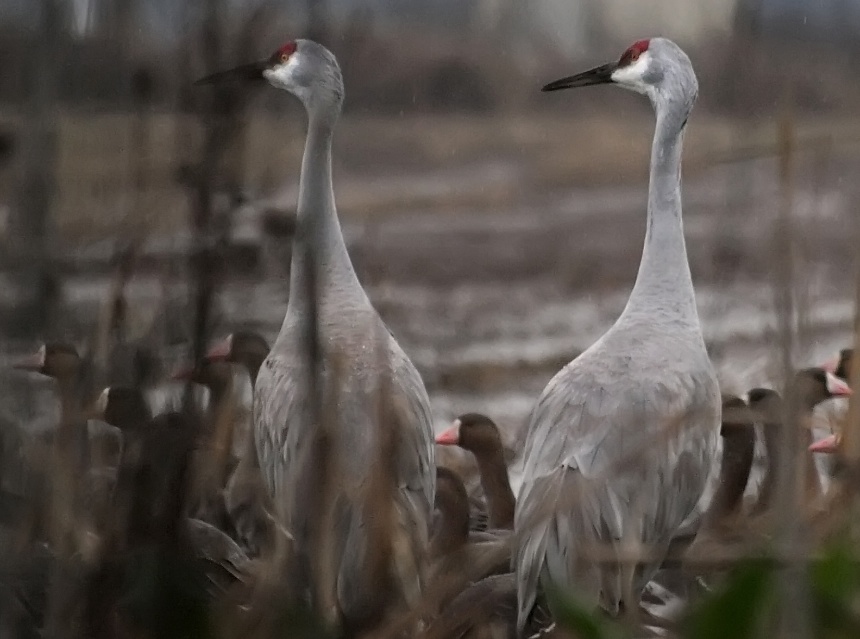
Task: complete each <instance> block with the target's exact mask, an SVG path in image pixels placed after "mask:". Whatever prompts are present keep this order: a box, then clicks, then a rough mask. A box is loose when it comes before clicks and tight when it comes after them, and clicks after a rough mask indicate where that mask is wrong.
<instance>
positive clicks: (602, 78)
mask: <svg viewBox="0 0 860 639" xmlns="http://www.w3.org/2000/svg"><path fill="white" fill-rule="evenodd" d="M258 80H265V81H268V83H269V84H271V85H272V86H274V87H276V88H279V89H283V90H286V91H288V92H290V93H291V94H293V95H294V96H296V97H297V98H298V99H299V100H300V101H301V102H302V104H303V105H304V107H305V109H306V112H307V117H308V132H307V140H306V145H305V150H304V157H303V161H302V167H301V178H300V189H299V201H298V207H297V230H296V249H295V250H294V252H293V257H292V265H291V274H290V289H289V303H288V306H287V311H286V315H285V317H284V320H283V324H282V326H281V329H280V332H279V333H278V335H277V338H276V339H275V341H274V343H273V344H271V346H270V345H269V344H267V343H266V340H265V339H264V338H263V337H261V336H260V335H257V334H255V333H252V332H235V333H233V334H231V335H229V336H227V337H226V338H224V339H223V340H222V341H220V342H219V343H217V344H215V345H214V346H212V348H211V349H210V350H209V352H208V354H207V355H206V357H205V359H204V360H203V361H201V362H198V363H195V364H194V365H192V366H189V367H188V368H186V369H183V370H180V371H177V372H176V373H175V374H174V379H177V380H186V381H189V382H192V383H195V384H199V385H202V386H205V387H207V388H208V389H209V397H210V399H209V402H208V407H207V409H206V411H205V412H204V413H203V414H202V415H199V416H198V417H197V418H194V419H191V418H190V417H183V415H184V413H181V412H175V413H166V414H164V415H160V416H157V417H154V418H153V417H152V415H151V414H150V410H149V407H148V405H147V402H146V399H145V397H144V395H143V391H142V390H141V388H139V387H136V386H120V385H114V386H109V387H108V388H106V389H105V390H104V392H102V394H101V395H100V396H99V397H98V398H97V399H96V400H95V401H94V402H92V403H91V404H86V403H85V402H83V401H82V400H81V399H80V398H81V396H82V393H81V389H80V385H79V384H78V383H77V382H76V380H77V379H78V376H79V370H80V368H81V358H80V357H79V355H78V354H77V352H76V351H75V349H74V348H72V347H69V346H65V345H62V344H48V345H45V346H44V347H43V348H42V349H41V350H40V351H39V352H38V353H37V354H36V355H35V356H34V357H33V358H31V359H29V360H27V361H24V362H22V363H20V364H19V365H18V366H19V367H20V368H24V369H27V370H31V371H36V372H38V373H40V374H42V375H47V376H50V377H52V378H54V379H55V380H56V382H57V389H58V393H59V396H60V401H61V406H62V409H61V420H60V427H59V428H58V429H57V431H56V435H55V441H57V442H59V444H58V445H55V446H54V448H55V449H61V451H62V452H61V453H60V454H61V455H65V456H66V457H67V458H68V459H69V460H70V461H69V463H70V465H71V467H72V468H74V469H75V472H80V473H84V474H87V475H91V474H92V473H93V470H94V469H96V468H113V469H115V474H114V475H113V476H112V478H111V479H110V481H108V482H107V483H108V485H109V487H108V489H107V494H108V496H107V497H106V498H102V502H104V503H107V504H111V503H114V504H115V503H116V502H111V499H112V498H111V496H110V495H111V493H112V491H113V493H115V492H116V490H117V488H116V487H118V486H119V485H120V484H121V482H122V481H123V479H122V478H123V473H124V469H126V468H129V467H134V466H135V463H137V464H138V465H137V468H139V461H140V459H143V458H144V457H146V454H145V452H144V451H146V450H149V451H150V453H149V454H150V459H152V460H155V461H153V462H152V464H154V465H153V469H154V470H153V471H152V472H151V473H150V474H149V475H148V477H149V479H148V481H149V482H150V484H148V485H149V486H152V487H156V486H167V485H169V480H170V478H169V477H167V476H163V475H165V474H164V473H161V472H160V471H159V470H158V468H162V466H158V464H161V463H162V462H163V461H164V457H165V456H169V450H170V448H171V446H174V444H175V445H176V446H180V445H181V444H182V442H184V441H186V440H188V441H190V442H191V443H190V444H188V449H189V450H190V453H189V454H190V461H189V464H190V467H191V468H192V469H193V472H192V473H191V476H192V477H193V478H194V480H193V481H192V484H191V487H190V496H189V497H188V498H187V501H185V502H184V504H183V505H182V506H181V507H182V508H183V513H184V515H183V516H184V517H186V519H187V521H189V522H192V524H191V525H190V526H189V528H190V529H191V530H192V532H191V533H190V534H191V536H192V538H193V539H194V541H195V542H199V543H200V544H202V545H205V544H206V543H210V542H211V540H212V539H214V538H223V537H226V538H228V539H226V540H225V539H221V540H220V542H219V543H220V544H221V546H220V548H221V551H219V552H221V554H223V553H224V552H227V551H224V549H225V548H226V549H228V550H229V553H228V554H230V555H231V557H233V562H232V564H233V566H234V567H238V569H239V570H251V569H252V566H253V563H252V560H253V558H255V557H267V556H271V555H270V554H271V553H274V554H277V553H282V554H283V555H285V556H288V557H289V562H288V563H287V564H284V565H288V566H289V573H288V574H285V575H283V578H284V579H286V580H288V581H290V582H291V584H292V588H293V589H294V591H295V592H297V593H298V597H299V598H300V599H302V600H304V601H307V602H309V604H310V605H311V606H312V607H313V608H314V609H315V610H316V611H317V612H318V613H319V614H320V615H321V616H322V617H323V618H324V619H325V621H327V622H328V623H330V624H333V625H335V626H336V627H339V628H340V629H341V631H342V632H343V633H344V635H345V636H362V635H363V636H372V635H373V633H374V632H375V631H376V630H377V629H379V628H381V627H389V626H386V625H385V624H387V623H390V622H391V620H392V619H395V618H398V615H404V614H405V615H407V616H408V615H409V614H413V621H414V623H413V625H411V626H409V629H408V630H407V629H404V630H402V633H401V634H402V636H416V635H417V634H419V633H420V634H421V636H424V637H438V638H440V639H442V638H448V637H513V636H530V635H532V634H534V633H538V632H542V633H552V632H553V629H552V628H553V626H552V609H553V606H552V593H553V592H556V591H557V589H561V590H562V591H564V592H575V593H576V595H577V596H578V597H579V598H580V600H581V601H582V602H584V603H585V604H586V605H588V606H593V607H595V608H598V607H599V608H600V609H602V610H604V611H605V612H606V613H608V614H610V615H613V616H619V615H623V616H633V618H635V616H636V615H639V614H641V612H642V611H641V606H642V604H643V601H645V600H647V598H648V596H651V595H649V593H653V587H652V586H650V585H649V584H653V583H659V582H660V581H661V579H664V578H665V575H666V573H667V571H670V570H671V568H670V566H669V563H668V558H669V557H670V556H671V555H672V554H673V553H674V552H675V550H676V549H677V547H678V546H679V545H680V546H681V547H683V548H687V547H689V546H690V543H691V542H692V543H693V544H695V543H696V541H695V538H696V534H697V532H698V531H699V530H700V529H702V528H703V527H706V526H708V525H711V524H715V522H724V521H726V518H727V517H730V516H733V515H736V514H737V513H739V512H741V511H747V510H750V511H753V512H756V511H758V512H761V511H764V510H766V509H767V505H768V503H769V501H770V500H771V499H772V498H773V494H774V492H775V491H776V490H777V484H776V481H777V478H778V477H779V472H778V471H779V468H780V466H781V465H784V464H789V463H790V464H793V463H794V461H793V460H784V459H781V456H780V450H781V445H780V438H781V434H780V433H781V432H783V428H782V427H781V425H782V422H783V413H784V411H783V405H782V402H783V397H781V396H780V395H779V394H778V393H776V392H775V391H773V390H769V389H763V388H756V389H752V390H751V391H749V393H748V394H747V396H746V397H745V398H740V397H730V396H724V395H722V394H721V392H720V388H719V385H718V381H717V376H716V374H715V372H714V368H713V366H712V365H711V362H710V359H709V357H708V353H707V351H706V348H705V342H704V339H703V337H702V331H701V328H700V324H699V318H698V313H697V309H696V300H695V293H694V289H693V284H692V279H691V276H690V269H689V265H688V260H687V254H686V248H685V242H684V234H683V225H682V215H681V187H680V167H681V154H682V139H683V132H684V129H685V126H686V124H687V119H688V117H689V115H690V112H691V110H692V108H693V104H694V102H695V100H696V97H697V92H698V84H697V80H696V76H695V73H694V71H693V68H692V65H691V63H690V60H689V59H688V57H687V55H686V54H685V53H684V52H683V51H682V50H681V49H680V48H679V47H678V46H677V45H675V44H674V43H673V42H671V41H669V40H666V39H663V38H652V39H650V40H641V41H638V42H636V43H634V44H633V45H632V46H631V47H630V48H628V49H627V50H626V51H625V52H624V54H623V55H622V56H621V58H620V59H619V60H618V61H617V62H612V63H609V64H605V65H602V66H599V67H597V68H595V69H592V70H590V71H586V72H584V73H580V74H577V75H574V76H571V77H567V78H564V79H561V80H558V81H556V82H552V83H551V84H548V85H546V86H545V87H544V90H545V91H556V90H561V89H568V88H576V87H585V86H589V85H597V84H616V85H619V86H621V87H624V88H627V89H630V90H633V91H635V92H638V93H641V94H644V95H646V96H647V97H648V98H649V100H650V102H651V104H652V106H653V108H654V110H655V113H656V122H657V123H656V131H655V135H654V140H653V147H652V153H651V172H650V189H649V196H648V206H647V232H646V236H645V243H644V250H643V254H642V260H641V263H640V267H639V271H638V275H637V277H636V282H635V285H634V287H633V290H632V293H631V295H630V298H629V300H628V302H627V305H626V307H625V308H624V310H623V312H622V313H621V316H620V317H619V318H618V320H617V321H616V322H615V324H614V325H613V326H612V327H611V328H610V329H609V330H608V331H607V332H606V333H605V334H604V335H603V336H602V337H601V338H600V339H599V340H598V341H597V342H595V343H594V344H593V345H592V346H591V347H590V348H588V349H587V350H586V351H584V352H583V353H582V354H581V355H579V356H578V357H577V358H576V359H574V360H573V361H572V362H570V363H569V364H568V365H567V366H565V367H564V368H563V369H562V370H561V371H559V372H558V373H557V374H556V375H555V376H554V377H553V378H552V379H551V381H550V382H549V383H548V384H547V386H546V388H545V389H544V391H543V392H542V393H541V395H540V396H539V397H538V398H537V400H536V403H535V405H534V408H533V410H532V413H531V417H530V419H529V422H528V427H527V431H526V439H525V445H524V448H523V450H522V451H518V454H517V456H518V457H519V458H520V459H521V461H522V468H523V475H522V485H521V487H520V489H519V492H518V494H517V495H515V494H514V491H513V490H512V488H511V483H510V480H509V476H508V467H509V465H510V461H511V456H512V455H511V452H510V451H509V450H506V448H505V447H504V446H503V444H502V438H501V436H500V433H499V430H498V428H497V427H496V425H495V423H494V422H493V421H492V419H490V418H489V417H487V416H484V415H480V414H474V413H470V414H465V415H462V416H461V417H459V418H458V419H457V420H456V421H454V423H453V424H452V425H451V427H450V428H448V429H447V430H445V431H444V432H442V433H441V434H439V435H436V436H434V433H433V429H432V423H433V420H432V417H431V411H430V402H429V399H428V396H427V392H426V390H425V388H424V384H423V382H422V379H421V377H420V375H419V373H418V371H417V370H416V368H415V366H414V365H413V364H412V362H411V361H410V359H409V357H408V356H407V355H406V354H405V353H404V351H403V350H402V349H401V348H400V346H399V345H398V343H397V341H396V339H395V338H394V336H393V335H392V334H391V332H390V331H389V330H388V328H387V327H386V325H385V324H384V322H383V321H382V319H381V318H380V317H379V315H378V314H377V312H376V310H375V309H374V307H373V305H372V304H371V302H370V300H369V298H368V296H367V294H366V293H365V291H364V289H363V287H362V286H361V284H360V282H359V280H358V278H357V276H356V273H355V271H354V269H353V266H352V263H351V261H350V258H349V255H348V253H347V249H346V245H345V243H344V239H343V236H342V234H341V229H340V224H339V222H338V217H337V213H336V208H335V200H334V193H333V188H332V169H331V155H332V137H333V134H334V129H335V125H336V123H337V120H338V116H339V113H340V109H341V104H342V101H343V97H344V89H343V82H342V77H341V73H340V70H339V67H338V64H337V61H336V60H335V58H334V56H333V55H332V54H331V52H329V51H328V50H327V49H326V48H324V47H323V46H321V45H319V44H317V43H315V42H312V41H308V40H297V41H295V42H290V43H288V44H286V45H284V46H283V47H281V48H280V49H278V50H277V51H276V52H275V53H274V54H273V55H272V56H271V57H270V58H268V59H266V60H264V61H261V62H256V63H251V64H246V65H243V66H241V67H237V68H236V69H232V70H230V71H224V72H219V73H216V74H213V75H211V76H207V77H206V78H203V79H202V80H200V81H199V84H211V83H219V82H236V81H244V82H252V81H258ZM850 357H851V352H850V351H844V352H843V353H841V354H840V359H839V361H838V362H832V363H829V364H827V365H825V366H822V367H815V368H808V369H804V370H801V371H798V372H797V373H796V375H795V377H794V379H793V381H792V383H791V384H790V385H789V387H788V388H787V389H785V391H784V392H785V393H788V394H790V398H791V399H792V402H793V404H796V405H797V406H799V407H800V408H801V410H802V411H805V412H807V413H811V411H812V409H813V408H814V407H815V405H817V404H818V403H820V402H823V401H825V400H828V399H830V398H833V397H840V396H846V395H849V394H850V392H851V391H850V388H849V386H848V384H847V381H846V380H847V378H848V374H847V371H848V370H849V368H850ZM234 366H235V367H240V368H242V369H244V371H245V372H246V373H247V375H248V376H249V378H250V380H251V384H252V387H253V406H252V410H251V414H250V415H248V414H246V413H243V412H242V411H241V410H240V409H239V408H237V406H236V404H235V402H233V401H231V399H230V398H231V397H232V395H231V392H232V391H231V388H232V387H231V384H232V380H233V378H234V368H233V367H234ZM80 415H84V416H85V417H87V418H94V419H98V420H101V421H103V422H106V423H107V424H110V425H111V426H113V427H114V428H115V429H118V432H119V433H120V435H119V437H118V438H116V439H111V437H104V438H101V439H99V440H98V445H96V443H95V439H94V438H93V437H91V436H87V431H86V428H85V427H83V428H82V427H81V426H80V420H79V419H75V416H80ZM183 419H184V420H185V421H184V422H183ZM757 425H758V426H760V427H762V428H761V432H762V433H763V445H764V449H765V452H766V458H767V463H768V468H767V471H766V473H765V477H764V479H763V482H762V486H761V488H760V490H759V495H758V500H757V503H755V504H754V505H751V506H750V505H748V504H746V503H745V500H744V491H745V489H746V487H747V483H748V479H749V476H750V471H751V468H752V465H753V457H754V455H753V452H754V448H755V445H756V440H757V436H756V426H757ZM801 430H802V431H803V433H804V437H806V438H807V439H808V438H809V434H810V432H811V431H810V430H808V429H801ZM182 432H188V433H191V435H190V437H188V438H186V439H185V440H184V439H183V436H182V435H181V434H179V433H182ZM721 439H722V443H720V440H721ZM177 442H178V443H177ZM186 443H187V442H186ZM837 445H838V438H837V437H836V436H833V437H831V438H828V439H827V440H825V441H822V442H812V441H811V440H810V441H806V440H804V452H805V458H806V459H807V462H808V463H809V464H811V461H812V456H811V453H810V452H808V451H807V447H809V451H824V452H832V451H833V450H835V448H836V446H837ZM437 446H443V447H459V448H461V449H464V450H466V451H468V452H469V453H471V454H472V455H473V456H474V460H475V465H476V468H477V478H478V479H477V480H475V481H472V477H471V476H470V474H469V473H468V472H467V471H464V470H463V469H462V468H453V467H451V468H449V467H446V466H444V465H438V466H437V463H436V458H437V448H436V447H437ZM720 449H722V454H720ZM440 450H441V449H440ZM135 460H137V461H135ZM718 460H719V467H718V468H717V467H716V464H717V461H718ZM712 466H715V467H714V468H713V469H712ZM712 474H714V475H716V476H718V478H719V481H718V482H717V483H716V486H717V487H716V491H715V492H714V493H713V495H709V496H707V499H706V500H705V501H706V502H707V503H706V507H704V508H702V507H701V504H702V502H703V499H704V498H703V496H705V495H706V492H707V491H706V488H707V484H708V480H709V477H711V476H712ZM167 475H169V473H167ZM807 477H808V483H809V484H810V490H813V488H814V487H813V484H814V483H815V482H816V481H817V475H816V473H815V472H814V467H812V470H810V471H809V472H808V474H807ZM159 482H161V483H159ZM111 486H113V487H111ZM467 486H468V488H467ZM153 490H155V488H153ZM816 490H819V491H820V487H818V488H817V489H816ZM168 492H169V491H168ZM162 494H164V493H163V492H162ZM168 501H169V500H168ZM91 502H92V503H97V502H98V500H95V501H92V500H91ZM75 503H77V502H75ZM88 503H89V502H88ZM157 510H158V509H157V508H156V507H155V506H152V505H150V506H147V507H145V508H144V509H143V511H144V514H143V515H142V516H139V517H138V520H136V524H135V525H136V526H140V527H142V528H146V527H150V528H154V527H157V526H158V523H157V521H158V515H157V513H156V511H157ZM194 531H196V532H194ZM219 536H220V537H219ZM206 540H209V541H208V542H207V541H206ZM210 546H211V543H210ZM212 552H216V551H212ZM631 552H634V553H635V552H639V553H640V555H637V556H638V557H639V558H638V560H633V561H631V560H630V557H631ZM216 554H217V552H216ZM237 557H238V558H239V559H236V558H237Z"/></svg>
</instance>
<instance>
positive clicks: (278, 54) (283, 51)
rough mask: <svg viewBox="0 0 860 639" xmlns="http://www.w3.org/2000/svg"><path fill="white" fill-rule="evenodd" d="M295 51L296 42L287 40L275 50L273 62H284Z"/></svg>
mask: <svg viewBox="0 0 860 639" xmlns="http://www.w3.org/2000/svg"><path fill="white" fill-rule="evenodd" d="M295 52H296V43H295V42H287V43H286V44H285V45H284V46H282V47H281V48H280V49H278V50H277V51H275V53H274V55H273V56H272V59H273V60H274V61H275V62H286V61H287V60H289V59H290V56H291V55H293V54H294V53H295Z"/></svg>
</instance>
